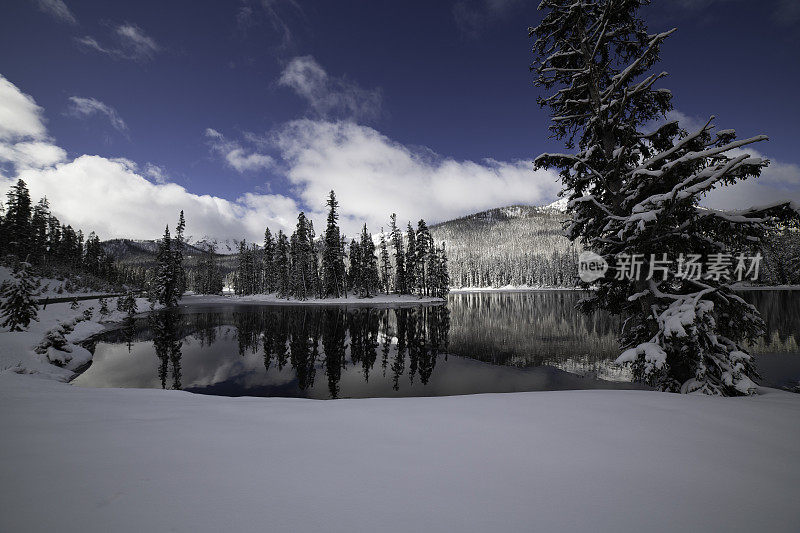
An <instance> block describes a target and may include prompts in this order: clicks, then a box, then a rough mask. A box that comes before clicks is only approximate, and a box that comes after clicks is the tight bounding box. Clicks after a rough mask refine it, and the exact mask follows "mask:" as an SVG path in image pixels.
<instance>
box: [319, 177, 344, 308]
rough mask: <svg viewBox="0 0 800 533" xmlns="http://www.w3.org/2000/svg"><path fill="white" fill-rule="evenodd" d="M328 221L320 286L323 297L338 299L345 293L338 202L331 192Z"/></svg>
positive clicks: (328, 202) (328, 203)
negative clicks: (321, 286)
mask: <svg viewBox="0 0 800 533" xmlns="http://www.w3.org/2000/svg"><path fill="white" fill-rule="evenodd" d="M326 205H327V206H328V220H327V226H326V227H325V249H324V251H323V252H322V284H323V291H322V292H323V294H324V296H332V297H334V298H338V297H339V296H341V294H342V293H343V292H344V291H345V283H344V281H345V280H344V275H345V270H344V259H343V254H342V245H341V238H342V236H341V231H340V230H339V224H338V220H339V213H338V212H337V209H338V207H339V202H337V201H336V195H335V194H334V192H333V191H331V192H330V195H329V196H328V201H327V203H326Z"/></svg>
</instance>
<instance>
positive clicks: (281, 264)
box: [273, 230, 290, 298]
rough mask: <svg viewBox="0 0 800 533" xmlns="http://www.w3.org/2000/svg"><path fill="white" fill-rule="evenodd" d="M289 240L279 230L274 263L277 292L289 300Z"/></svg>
mask: <svg viewBox="0 0 800 533" xmlns="http://www.w3.org/2000/svg"><path fill="white" fill-rule="evenodd" d="M288 257H289V240H288V238H287V237H286V234H285V233H284V232H283V230H278V238H277V243H276V245H275V257H274V261H273V265H274V268H273V270H274V271H275V290H276V291H277V293H278V296H280V297H281V298H289V292H290V279H289V259H288Z"/></svg>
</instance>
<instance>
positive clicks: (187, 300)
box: [181, 293, 444, 307]
mask: <svg viewBox="0 0 800 533" xmlns="http://www.w3.org/2000/svg"><path fill="white" fill-rule="evenodd" d="M442 302H444V299H442V298H433V297H423V298H420V297H419V296H413V295H410V294H378V295H375V296H373V297H371V298H358V297H354V296H348V297H347V298H308V299H307V300H296V299H291V300H287V299H285V298H279V297H278V296H277V295H275V294H251V295H247V296H236V295H234V294H231V293H225V294H223V295H221V296H215V295H211V294H202V295H200V294H187V295H185V296H184V297H183V298H182V299H181V304H190V305H194V304H198V303H204V304H205V303H209V304H237V303H247V304H265V305H342V306H369V307H378V306H380V307H391V306H407V305H421V304H436V303H442Z"/></svg>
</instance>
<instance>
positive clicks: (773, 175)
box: [702, 147, 800, 209]
mask: <svg viewBox="0 0 800 533" xmlns="http://www.w3.org/2000/svg"><path fill="white" fill-rule="evenodd" d="M730 154H731V155H733V156H736V155H741V154H748V155H750V156H751V157H756V158H761V159H769V158H768V157H766V156H764V155H763V154H762V153H761V152H759V151H758V150H755V149H754V148H752V147H744V148H742V149H738V150H731V152H730ZM778 200H793V201H795V202H797V203H798V204H800V165H796V164H794V163H784V162H782V161H775V160H772V161H770V164H769V166H768V167H767V168H765V169H764V170H762V172H761V176H760V177H758V178H750V179H748V180H745V181H742V182H739V183H736V184H734V185H729V186H727V187H720V188H718V189H715V190H714V191H712V192H711V193H710V194H708V196H707V197H706V198H705V199H704V200H703V202H702V203H703V205H706V206H708V207H711V208H714V209H746V208H748V207H753V206H761V205H766V204H769V203H772V202H775V201H778Z"/></svg>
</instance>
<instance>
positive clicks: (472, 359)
mask: <svg viewBox="0 0 800 533" xmlns="http://www.w3.org/2000/svg"><path fill="white" fill-rule="evenodd" d="M742 296H743V297H744V298H746V299H747V300H748V301H750V302H752V303H754V304H755V305H756V306H757V307H758V308H759V310H761V312H762V314H763V315H764V318H765V320H766V322H767V326H768V330H769V332H768V334H767V335H766V336H765V338H764V339H763V340H762V341H761V342H760V343H759V344H757V345H756V346H754V347H753V351H754V353H755V354H756V355H757V361H758V365H759V370H760V372H761V374H762V378H763V379H762V383H763V384H765V385H770V386H783V385H787V384H790V383H796V382H797V381H798V379H800V348H798V345H797V339H800V292H789V291H768V292H747V293H742ZM578 298H580V294H579V293H575V292H569V291H550V292H518V293H513V292H512V293H471V294H456V295H451V296H450V297H449V299H448V304H447V305H446V306H428V307H418V308H410V309H367V308H360V309H353V308H351V309H344V308H336V307H324V308H319V307H289V306H253V305H230V306H193V307H182V308H180V309H179V310H178V311H176V312H171V313H166V312H161V313H155V314H153V315H152V316H150V317H148V318H142V319H137V320H136V321H131V322H128V323H126V324H125V325H124V326H123V327H121V328H119V329H115V330H113V331H109V332H106V333H104V334H102V335H100V336H98V337H96V338H95V339H94V340H93V341H92V343H91V345H90V346H89V348H90V350H93V353H94V358H93V363H92V365H91V366H90V367H89V368H88V369H87V370H86V371H85V372H84V373H83V374H81V375H80V376H78V377H77V378H76V379H75V380H74V381H73V383H74V384H76V385H79V386H86V387H144V388H171V389H183V390H187V391H192V392H197V393H203V394H216V395H225V396H243V395H247V396H293V397H308V398H344V397H373V396H436V395H447V394H469V393H481V392H515V391H533V390H559V389H586V388H633V387H637V385H635V384H632V383H630V382H629V381H630V375H629V374H628V373H627V372H626V371H625V370H624V369H620V368H618V367H616V366H615V365H613V364H611V362H612V361H613V360H614V358H616V356H617V355H618V353H619V348H618V347H617V343H616V341H615V332H616V331H617V328H618V326H619V325H618V322H617V321H616V320H614V319H612V318H610V317H608V316H606V315H602V314H599V313H598V314H596V315H593V316H586V315H583V314H582V313H579V312H577V311H576V310H575V309H574V306H575V303H576V302H577V300H578Z"/></svg>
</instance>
